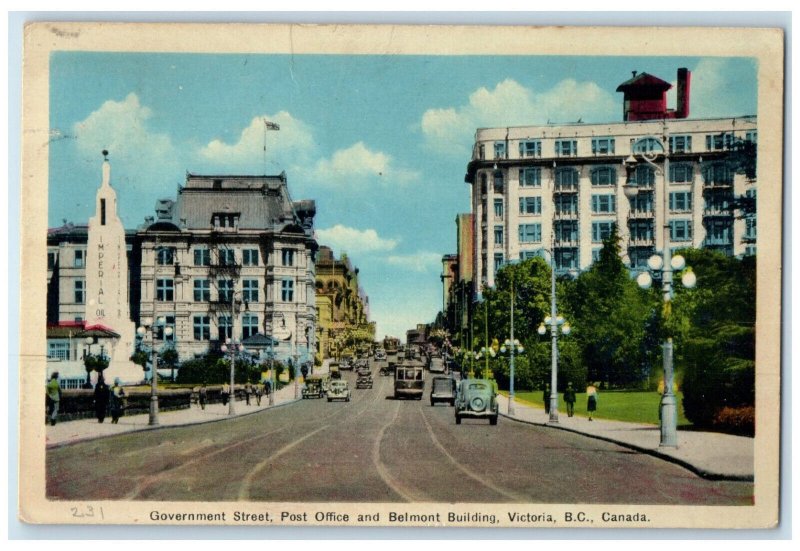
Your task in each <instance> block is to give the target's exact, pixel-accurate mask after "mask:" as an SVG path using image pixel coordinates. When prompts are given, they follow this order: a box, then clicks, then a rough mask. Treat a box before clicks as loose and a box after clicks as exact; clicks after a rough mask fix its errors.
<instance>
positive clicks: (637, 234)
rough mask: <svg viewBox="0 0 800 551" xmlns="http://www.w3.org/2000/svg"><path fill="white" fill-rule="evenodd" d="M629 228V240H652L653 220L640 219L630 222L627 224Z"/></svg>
mask: <svg viewBox="0 0 800 551" xmlns="http://www.w3.org/2000/svg"><path fill="white" fill-rule="evenodd" d="M628 228H629V229H630V234H631V240H633V241H652V240H653V221H652V220H642V221H638V222H631V223H630V225H629V226H628Z"/></svg>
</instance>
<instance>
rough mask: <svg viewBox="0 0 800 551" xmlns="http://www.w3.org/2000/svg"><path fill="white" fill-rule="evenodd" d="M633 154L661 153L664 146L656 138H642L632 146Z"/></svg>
mask: <svg viewBox="0 0 800 551" xmlns="http://www.w3.org/2000/svg"><path fill="white" fill-rule="evenodd" d="M632 149H633V152H634V153H663V152H664V146H663V145H661V142H659V141H658V140H657V139H656V138H642V139H641V140H639V141H637V142H636V143H635V144H634V146H633V148H632Z"/></svg>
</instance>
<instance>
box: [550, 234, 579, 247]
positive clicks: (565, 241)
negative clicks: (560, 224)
mask: <svg viewBox="0 0 800 551" xmlns="http://www.w3.org/2000/svg"><path fill="white" fill-rule="evenodd" d="M555 242H556V247H559V248H565V247H567V248H575V247H577V246H578V243H579V241H578V238H577V237H559V236H556V239H555Z"/></svg>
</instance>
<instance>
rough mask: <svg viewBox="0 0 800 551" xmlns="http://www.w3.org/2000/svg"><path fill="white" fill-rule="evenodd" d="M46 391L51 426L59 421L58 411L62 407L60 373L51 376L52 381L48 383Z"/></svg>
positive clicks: (56, 372) (55, 372)
mask: <svg viewBox="0 0 800 551" xmlns="http://www.w3.org/2000/svg"><path fill="white" fill-rule="evenodd" d="M45 391H46V392H45V396H46V401H47V407H48V411H47V413H48V417H49V418H50V425H55V424H56V420H57V419H58V410H59V408H60V406H61V385H60V384H59V382H58V371H54V372H53V374H52V375H50V380H49V381H48V382H47V386H46V387H45ZM45 422H46V421H45Z"/></svg>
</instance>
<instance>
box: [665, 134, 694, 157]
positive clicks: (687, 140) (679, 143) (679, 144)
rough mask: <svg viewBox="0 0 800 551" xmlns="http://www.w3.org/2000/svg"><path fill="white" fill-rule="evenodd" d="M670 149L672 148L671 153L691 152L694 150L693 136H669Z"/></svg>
mask: <svg viewBox="0 0 800 551" xmlns="http://www.w3.org/2000/svg"><path fill="white" fill-rule="evenodd" d="M669 150H670V153H691V151H692V137H691V136H670V137H669Z"/></svg>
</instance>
